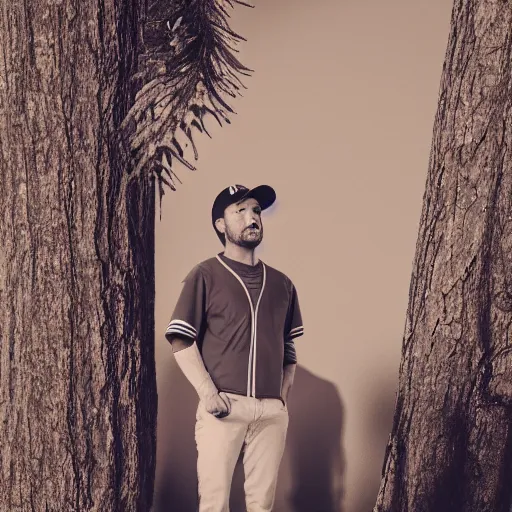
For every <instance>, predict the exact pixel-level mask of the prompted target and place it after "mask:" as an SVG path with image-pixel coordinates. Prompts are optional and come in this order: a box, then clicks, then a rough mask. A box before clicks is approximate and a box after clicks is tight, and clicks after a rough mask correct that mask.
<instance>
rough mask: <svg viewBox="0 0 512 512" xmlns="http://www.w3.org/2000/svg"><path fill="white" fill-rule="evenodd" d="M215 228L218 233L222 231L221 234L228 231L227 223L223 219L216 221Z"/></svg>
mask: <svg viewBox="0 0 512 512" xmlns="http://www.w3.org/2000/svg"><path fill="white" fill-rule="evenodd" d="M215 227H216V228H217V230H218V231H220V232H221V233H224V232H225V231H226V223H225V222H224V219H223V218H222V217H220V218H218V219H217V220H216V221H215Z"/></svg>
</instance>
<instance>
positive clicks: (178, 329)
mask: <svg viewBox="0 0 512 512" xmlns="http://www.w3.org/2000/svg"><path fill="white" fill-rule="evenodd" d="M170 334H178V335H181V336H188V337H189V338H193V339H196V338H197V330H196V329H195V327H193V326H192V325H190V324H189V323H188V322H185V321H184V320H171V322H170V323H169V325H168V326H167V330H166V331H165V335H166V336H168V335H170Z"/></svg>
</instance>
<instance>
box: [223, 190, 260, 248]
mask: <svg viewBox="0 0 512 512" xmlns="http://www.w3.org/2000/svg"><path fill="white" fill-rule="evenodd" d="M218 229H219V230H220V231H221V232H223V233H224V234H225V235H226V241H227V242H228V241H229V242H231V243H232V244H235V245H238V246H240V247H245V248H247V249H254V248H255V247H258V245H260V243H261V241H262V240H263V224H262V222H261V208H260V205H259V204H258V201H256V199H253V198H252V197H250V198H248V199H246V200H245V201H242V202H241V203H238V204H232V205H230V206H228V207H227V208H226V210H225V212H224V219H220V220H219V221H218Z"/></svg>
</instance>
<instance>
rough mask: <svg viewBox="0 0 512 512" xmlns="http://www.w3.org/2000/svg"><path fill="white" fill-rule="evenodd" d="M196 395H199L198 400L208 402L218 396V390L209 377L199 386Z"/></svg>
mask: <svg viewBox="0 0 512 512" xmlns="http://www.w3.org/2000/svg"><path fill="white" fill-rule="evenodd" d="M197 394H198V395H199V399H200V400H209V399H210V398H212V397H214V396H215V395H218V394H219V390H218V389H217V387H216V386H215V384H214V383H213V381H212V379H211V378H210V376H208V377H207V378H205V379H204V380H203V382H202V383H201V385H200V386H198V388H197Z"/></svg>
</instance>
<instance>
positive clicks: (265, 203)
mask: <svg viewBox="0 0 512 512" xmlns="http://www.w3.org/2000/svg"><path fill="white" fill-rule="evenodd" d="M250 197H252V198H253V199H256V201H258V203H259V205H260V208H261V209H262V210H266V209H267V208H269V207H270V206H272V205H273V204H274V202H275V200H276V191H275V190H274V189H273V188H272V187H270V186H269V185H259V186H257V187H254V188H252V189H251V190H249V191H248V192H247V193H245V194H244V195H243V196H242V198H241V199H239V201H238V202H242V201H245V199H249V198H250Z"/></svg>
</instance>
